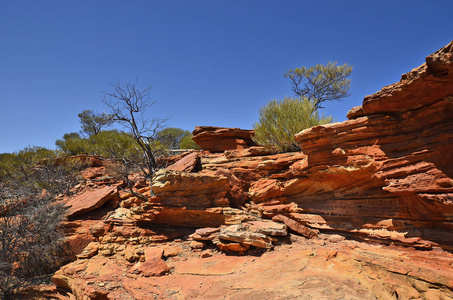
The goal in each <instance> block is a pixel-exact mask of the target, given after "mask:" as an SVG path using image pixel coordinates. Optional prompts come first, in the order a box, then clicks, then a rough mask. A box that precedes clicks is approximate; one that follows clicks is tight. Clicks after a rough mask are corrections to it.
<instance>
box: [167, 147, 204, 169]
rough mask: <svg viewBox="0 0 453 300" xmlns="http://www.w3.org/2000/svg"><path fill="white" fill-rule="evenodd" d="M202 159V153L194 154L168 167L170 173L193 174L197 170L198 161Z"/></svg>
mask: <svg viewBox="0 0 453 300" xmlns="http://www.w3.org/2000/svg"><path fill="white" fill-rule="evenodd" d="M199 157H200V153H198V152H192V153H190V154H188V155H186V156H184V157H183V158H181V159H180V160H177V161H176V162H175V163H173V164H172V165H170V166H168V167H167V170H169V171H177V172H192V171H193V169H195V167H196V165H197V163H198V160H199Z"/></svg>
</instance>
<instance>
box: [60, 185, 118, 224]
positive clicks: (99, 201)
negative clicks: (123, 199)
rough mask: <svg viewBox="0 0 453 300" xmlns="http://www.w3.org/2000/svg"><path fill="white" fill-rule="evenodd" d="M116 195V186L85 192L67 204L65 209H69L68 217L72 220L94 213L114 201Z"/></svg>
mask: <svg viewBox="0 0 453 300" xmlns="http://www.w3.org/2000/svg"><path fill="white" fill-rule="evenodd" d="M116 195H117V187H116V186H105V187H103V188H100V189H97V190H93V191H89V192H85V193H83V194H81V195H78V196H76V197H74V198H73V199H70V200H69V201H68V202H66V204H65V207H67V208H68V209H67V212H66V216H67V217H69V218H71V217H75V216H77V215H83V214H85V213H87V212H90V211H93V210H95V209H97V208H99V207H101V206H102V205H104V204H105V203H106V202H107V201H110V200H112V199H114V198H115V196H116Z"/></svg>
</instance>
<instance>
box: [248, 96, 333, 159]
mask: <svg viewBox="0 0 453 300" xmlns="http://www.w3.org/2000/svg"><path fill="white" fill-rule="evenodd" d="M259 113H260V118H259V121H258V122H257V123H255V124H254V130H255V136H254V137H253V140H254V141H255V142H256V143H257V144H259V145H263V146H266V147H268V148H270V149H272V150H274V151H275V152H286V151H298V150H299V146H298V144H297V142H296V140H295V138H294V135H295V134H296V133H298V132H300V131H301V130H303V129H305V128H309V127H313V126H316V125H321V124H327V123H330V122H331V121H332V117H325V116H324V115H319V113H318V111H316V110H315V108H314V104H313V102H312V101H310V100H308V99H307V98H303V99H298V98H290V97H286V98H284V99H283V100H281V101H278V100H271V101H269V102H268V103H267V105H266V106H263V107H261V109H260V112H259Z"/></svg>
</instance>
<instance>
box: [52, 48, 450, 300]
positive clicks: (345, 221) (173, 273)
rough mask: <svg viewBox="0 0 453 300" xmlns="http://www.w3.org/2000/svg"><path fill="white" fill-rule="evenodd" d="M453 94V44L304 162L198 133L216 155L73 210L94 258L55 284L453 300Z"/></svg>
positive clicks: (174, 294) (70, 288) (72, 288)
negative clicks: (107, 199) (110, 202)
mask: <svg viewBox="0 0 453 300" xmlns="http://www.w3.org/2000/svg"><path fill="white" fill-rule="evenodd" d="M452 87H453V42H452V43H450V44H449V45H448V46H446V47H444V48H442V49H441V50H439V51H437V52H436V53H434V54H433V55H430V56H428V58H427V62H426V64H424V65H422V66H421V67H419V68H417V69H414V70H413V71H412V72H410V73H408V74H405V75H403V76H402V79H401V81H400V82H398V83H396V84H393V85H390V86H388V87H385V88H383V89H382V91H380V92H378V93H376V94H374V95H371V96H367V97H366V98H365V100H364V102H363V105H362V106H361V107H358V108H354V109H352V110H351V111H350V112H349V114H348V117H349V120H348V121H345V122H341V123H334V124H328V125H323V126H316V127H313V128H310V129H306V130H304V131H302V132H301V133H299V134H298V135H297V136H296V139H297V141H298V142H299V143H300V146H301V149H302V151H301V152H295V153H280V154H272V153H270V152H269V151H268V150H266V149H265V148H263V147H258V146H254V145H253V144H252V143H249V140H248V139H250V136H251V134H252V133H251V132H250V131H241V130H237V129H234V130H232V129H225V128H215V127H197V129H196V130H195V131H194V135H195V136H194V140H195V141H196V142H197V143H199V144H200V146H201V147H202V148H203V149H204V150H207V151H203V152H201V151H197V152H193V153H189V154H184V155H181V156H180V157H178V158H179V161H178V160H177V159H168V160H167V161H168V162H171V164H170V166H169V167H168V169H167V170H161V171H159V172H158V173H157V174H156V176H155V178H154V180H153V182H152V183H149V182H148V183H146V184H145V183H142V184H137V185H136V186H135V187H134V188H133V189H134V190H133V192H130V191H122V190H120V191H118V192H116V188H115V185H114V184H113V183H106V182H105V181H90V184H93V185H96V184H97V185H99V188H100V189H98V192H97V193H100V194H107V195H110V193H112V192H114V193H118V198H119V203H116V205H110V206H106V205H108V203H105V204H104V205H102V204H94V205H90V210H91V209H94V210H91V211H90V212H89V211H88V210H82V209H77V210H75V207H77V205H79V206H80V207H84V204H83V203H85V201H88V202H93V203H98V202H97V200H95V199H100V198H102V197H101V196H102V195H100V196H99V197H93V195H92V194H91V195H92V196H90V197H88V195H90V194H88V193H92V192H87V194H82V195H79V196H77V197H75V198H73V199H72V200H69V202H68V206H70V207H71V208H70V209H72V210H74V211H70V212H69V215H70V216H71V217H72V218H73V219H74V220H71V221H68V222H67V223H66V227H65V228H66V231H67V235H68V237H69V239H70V240H73V241H74V244H75V245H79V247H78V248H82V245H83V247H85V246H86V247H85V248H84V249H80V250H79V251H78V253H76V254H77V260H76V261H74V262H73V263H70V264H68V265H66V266H63V267H62V268H61V269H60V270H59V271H58V272H57V273H56V274H55V275H54V277H53V281H54V283H55V284H56V285H57V286H58V287H60V288H61V289H64V290H65V291H67V292H68V293H69V294H68V295H70V296H71V295H72V296H73V297H74V298H76V299H153V298H155V299H219V298H222V299H249V298H252V299H271V298H272V299H273V298H275V299H296V298H297V299H336V298H342V299H452V298H453V254H452V253H451V252H452V251H453V230H452V229H453V179H452V178H453V167H452V166H453V152H452V149H453V88H452ZM98 171H99V170H98ZM88 173H89V172H87V174H88ZM94 173H95V172H94ZM88 180H89V179H87V182H88ZM151 189H152V191H153V193H154V194H155V196H154V195H153V196H151ZM101 191H102V193H101ZM137 193H140V194H141V195H142V196H144V197H142V196H140V197H137ZM76 199H78V200H77V201H76ZM83 199H85V200H83ZM79 201H80V203H79V204H77V202H79ZM101 202H102V201H101ZM101 202H99V203H101ZM101 205H102V206H101ZM88 215H89V217H87V216H88ZM77 218H79V219H80V220H77ZM82 219H83V221H82ZM79 221H80V222H79ZM75 237H81V238H80V240H76V239H75ZM74 248H76V247H75V246H74ZM421 250H423V251H421ZM248 254H250V255H248ZM270 278H271V279H270Z"/></svg>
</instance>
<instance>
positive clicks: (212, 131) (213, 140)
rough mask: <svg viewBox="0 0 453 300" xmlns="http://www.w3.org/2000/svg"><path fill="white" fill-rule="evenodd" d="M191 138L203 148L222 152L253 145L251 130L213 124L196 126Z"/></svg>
mask: <svg viewBox="0 0 453 300" xmlns="http://www.w3.org/2000/svg"><path fill="white" fill-rule="evenodd" d="M193 135H194V136H193V137H192V139H193V140H194V141H195V142H196V143H197V144H198V145H199V146H200V147H201V149H203V150H207V151H209V152H223V151H225V150H231V149H244V148H248V147H251V146H255V145H256V144H255V142H254V141H253V140H252V136H253V130H246V129H239V128H225V127H213V126H197V127H195V130H194V131H193Z"/></svg>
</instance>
